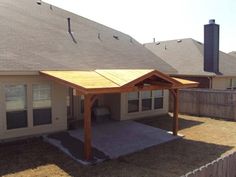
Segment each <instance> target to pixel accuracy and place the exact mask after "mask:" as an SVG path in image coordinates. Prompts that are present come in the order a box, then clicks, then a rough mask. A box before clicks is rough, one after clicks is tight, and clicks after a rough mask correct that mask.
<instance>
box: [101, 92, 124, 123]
mask: <svg viewBox="0 0 236 177" xmlns="http://www.w3.org/2000/svg"><path fill="white" fill-rule="evenodd" d="M103 104H104V106H106V107H108V108H109V109H110V111H111V118H112V119H114V120H120V119H121V118H120V115H121V109H120V108H121V94H120V93H114V94H105V95H104V96H103Z"/></svg>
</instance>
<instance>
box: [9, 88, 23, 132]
mask: <svg viewBox="0 0 236 177" xmlns="http://www.w3.org/2000/svg"><path fill="white" fill-rule="evenodd" d="M26 92H27V90H26V85H6V86H5V101H6V119H7V120H6V122H7V129H15V128H23V127H27V106H26Z"/></svg>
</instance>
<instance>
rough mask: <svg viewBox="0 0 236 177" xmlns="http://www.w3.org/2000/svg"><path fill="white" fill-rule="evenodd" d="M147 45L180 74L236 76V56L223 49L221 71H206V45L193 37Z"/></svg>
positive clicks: (220, 59)
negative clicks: (204, 65) (204, 67)
mask: <svg viewBox="0 0 236 177" xmlns="http://www.w3.org/2000/svg"><path fill="white" fill-rule="evenodd" d="M145 47H146V48H148V49H149V50H150V51H152V52H153V53H154V54H156V55H157V56H158V57H160V58H162V59H163V60H164V61H165V62H167V63H168V64H170V65H171V66H173V67H174V68H175V69H176V70H177V72H178V74H180V75H198V76H201V75H202V76H204V75H206V76H214V75H225V76H236V60H235V58H234V57H232V56H230V55H228V54H226V53H224V52H221V51H220V56H219V63H220V66H219V70H220V73H218V74H216V73H212V72H206V71H204V70H203V58H204V53H203V52H204V46H203V44H202V43H201V42H198V41H196V40H194V39H191V38H186V39H181V40H170V41H161V42H156V43H146V44H145Z"/></svg>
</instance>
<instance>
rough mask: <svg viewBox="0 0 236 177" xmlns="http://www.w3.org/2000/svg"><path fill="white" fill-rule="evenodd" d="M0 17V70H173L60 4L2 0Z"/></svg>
mask: <svg viewBox="0 0 236 177" xmlns="http://www.w3.org/2000/svg"><path fill="white" fill-rule="evenodd" d="M0 17H1V20H0V26H1V27H0V34H1V40H0V71H40V70H91V69H113V68H116V69H117V68H122V69H126V68H127V69H133V68H135V69H139V68H143V69H153V68H154V69H158V70H159V71H162V72H165V73H175V72H176V70H175V69H174V68H173V67H171V66H170V65H168V64H167V63H166V62H164V61H163V60H161V59H160V58H159V57H157V56H155V55H154V54H153V53H152V52H150V51H149V50H147V49H146V48H145V47H144V46H143V45H142V44H140V43H138V42H137V41H136V40H135V39H133V38H132V37H130V36H128V35H126V34H124V33H121V32H119V31H117V30H114V29H111V28H109V27H106V26H104V25H101V24H98V23H96V22H93V21H91V20H88V19H86V18H83V17H81V16H78V15H75V14H73V13H70V12H67V11H65V10H62V9H60V8H57V7H54V6H53V7H52V9H50V5H49V4H46V3H44V2H42V5H37V3H36V0H20V1H19V0H1V1H0ZM67 18H70V19H71V29H72V33H71V34H70V33H68V28H67ZM98 35H100V39H99V37H98Z"/></svg>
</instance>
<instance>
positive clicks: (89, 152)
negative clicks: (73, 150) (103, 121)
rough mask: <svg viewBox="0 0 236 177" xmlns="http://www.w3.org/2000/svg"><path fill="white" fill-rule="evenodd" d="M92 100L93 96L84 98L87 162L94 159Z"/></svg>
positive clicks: (85, 154) (85, 155)
mask: <svg viewBox="0 0 236 177" xmlns="http://www.w3.org/2000/svg"><path fill="white" fill-rule="evenodd" d="M91 98H92V95H85V96H84V157H85V160H90V159H91V158H92V146H91V141H92V130H91V107H92V105H91Z"/></svg>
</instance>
